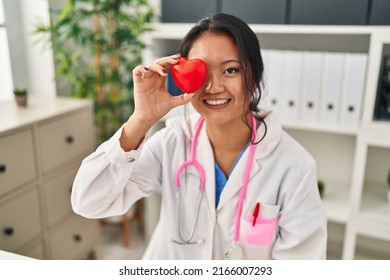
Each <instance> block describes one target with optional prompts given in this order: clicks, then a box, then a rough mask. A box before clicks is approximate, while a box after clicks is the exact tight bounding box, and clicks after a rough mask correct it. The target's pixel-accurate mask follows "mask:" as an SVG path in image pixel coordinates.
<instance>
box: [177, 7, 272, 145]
mask: <svg viewBox="0 0 390 280" xmlns="http://www.w3.org/2000/svg"><path fill="white" fill-rule="evenodd" d="M205 32H210V33H217V34H218V33H220V34H226V35H228V36H230V37H231V38H232V39H233V40H234V42H235V44H236V46H237V50H238V57H239V60H240V63H241V69H242V70H241V71H242V76H243V89H244V94H245V101H248V100H249V106H248V108H244V109H243V112H242V118H243V121H244V122H245V124H246V125H247V126H248V127H249V128H251V127H252V126H251V124H250V123H248V119H250V118H248V115H249V114H250V113H252V114H254V116H255V117H256V119H258V120H259V121H261V122H262V123H263V124H264V126H265V133H264V135H263V136H262V138H261V139H260V140H259V141H258V142H260V141H261V140H263V138H264V137H265V135H266V133H267V125H266V123H265V122H264V119H263V118H262V117H261V116H260V108H259V103H260V100H261V94H262V82H263V72H264V64H263V59H262V57H261V53H260V44H259V40H258V38H257V36H256V34H255V33H254V32H253V31H252V29H251V28H250V27H249V26H248V24H246V23H245V22H244V21H242V20H241V19H239V18H237V17H235V16H233V15H228V14H224V13H218V14H215V15H212V16H210V17H207V18H203V19H201V20H200V21H198V22H197V23H196V24H195V26H194V27H192V28H191V30H190V31H189V32H188V33H187V35H186V36H185V37H184V38H183V40H182V41H181V43H180V46H179V53H180V54H181V56H183V57H188V54H189V52H190V50H191V48H192V46H193V44H194V43H195V41H196V40H197V39H198V38H199V37H200V36H201V35H202V34H203V33H205ZM246 103H248V102H246ZM253 139H254V138H253ZM258 142H257V143H258Z"/></svg>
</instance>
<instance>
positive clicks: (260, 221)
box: [242, 204, 279, 246]
mask: <svg viewBox="0 0 390 280" xmlns="http://www.w3.org/2000/svg"><path fill="white" fill-rule="evenodd" d="M253 219H254V217H253V214H252V213H248V214H246V215H245V217H244V219H243V221H242V222H243V227H242V229H243V231H242V232H243V240H244V241H245V242H247V243H250V244H253V245H257V246H267V245H270V244H272V243H273V242H274V240H275V235H276V234H275V231H276V225H277V222H278V219H279V205H269V204H261V206H260V212H259V215H258V218H257V219H256V222H255V224H254V225H253Z"/></svg>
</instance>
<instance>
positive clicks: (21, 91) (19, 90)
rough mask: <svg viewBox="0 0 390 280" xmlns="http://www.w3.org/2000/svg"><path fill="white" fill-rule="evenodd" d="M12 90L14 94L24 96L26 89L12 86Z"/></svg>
mask: <svg viewBox="0 0 390 280" xmlns="http://www.w3.org/2000/svg"><path fill="white" fill-rule="evenodd" d="M13 92H14V94H15V95H16V96H26V95H27V89H26V88H23V87H16V88H14V90H13Z"/></svg>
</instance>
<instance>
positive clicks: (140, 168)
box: [72, 112, 327, 259]
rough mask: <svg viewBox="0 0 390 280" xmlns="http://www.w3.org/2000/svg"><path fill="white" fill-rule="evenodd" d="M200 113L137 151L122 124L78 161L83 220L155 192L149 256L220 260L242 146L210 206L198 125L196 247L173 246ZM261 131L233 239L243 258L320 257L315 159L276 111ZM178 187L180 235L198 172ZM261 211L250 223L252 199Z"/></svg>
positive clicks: (321, 217)
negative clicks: (157, 209)
mask: <svg viewBox="0 0 390 280" xmlns="http://www.w3.org/2000/svg"><path fill="white" fill-rule="evenodd" d="M198 119H199V115H197V114H194V115H192V116H191V117H190V118H189V119H188V120H187V121H185V120H184V118H183V117H180V118H174V119H170V120H169V121H168V122H167V127H166V128H164V129H162V130H160V131H158V132H157V133H155V134H154V135H153V136H152V137H151V138H150V139H149V140H147V141H146V142H145V143H143V144H142V145H141V146H140V147H139V148H138V150H134V151H130V152H124V151H123V150H122V149H121V148H120V145H119V137H120V135H121V132H122V129H120V130H119V131H118V132H117V133H116V134H115V135H114V136H113V137H112V138H111V139H110V140H108V141H107V142H105V143H103V144H102V145H100V146H99V147H98V149H97V150H96V151H95V152H94V153H92V154H91V155H89V156H88V157H87V158H85V159H84V161H83V163H82V165H81V167H80V169H79V171H78V173H77V176H76V178H75V181H74V186H73V192H72V205H73V209H74V211H75V212H76V213H78V214H80V215H82V216H85V217H88V218H103V217H107V216H115V215H120V214H123V213H125V212H127V210H128V209H129V207H130V206H131V205H132V204H133V203H134V202H136V201H137V200H138V199H140V198H142V197H146V196H149V195H150V194H152V193H153V192H154V191H161V193H162V206H161V213H160V221H159V223H160V227H159V228H160V232H159V233H158V240H157V242H156V246H157V247H156V248H155V255H154V256H153V258H155V259H224V254H225V251H226V248H227V247H228V246H229V245H230V244H231V243H232V241H233V232H234V228H235V214H236V207H237V202H238V197H239V194H240V190H241V184H242V178H243V171H244V168H245V164H246V161H247V157H248V150H249V149H247V150H246V151H245V152H244V154H243V155H242V157H241V159H240V161H239V162H238V163H237V165H236V167H235V168H234V170H233V172H232V174H231V175H230V177H229V179H228V181H227V183H226V186H225V188H224V190H223V191H222V194H221V197H220V202H219V204H218V207H217V208H215V177H214V157H213V151H212V147H211V145H210V142H209V139H208V137H207V133H206V129H205V126H206V125H207V124H206V123H204V125H203V127H202V129H201V132H200V135H199V139H198V144H197V149H196V159H197V160H198V161H199V162H200V163H201V164H202V165H203V167H204V169H205V172H206V187H205V192H204V197H203V200H202V203H201V206H200V211H199V221H198V223H197V227H196V229H195V234H194V238H193V240H202V241H203V243H202V244H196V245H178V244H175V243H173V242H171V241H170V240H172V239H174V240H180V238H179V235H178V223H177V215H176V212H177V208H176V199H175V192H176V187H175V176H176V172H177V170H178V168H179V166H180V165H181V164H182V163H183V162H184V161H185V160H187V159H189V151H190V142H191V139H192V133H193V129H194V127H195V124H196V122H197V120H198ZM265 122H266V123H267V126H268V131H267V135H266V136H265V138H264V139H263V140H262V141H261V142H260V143H259V144H258V145H257V148H256V153H255V156H254V162H253V165H252V169H251V175H250V181H249V185H248V189H247V194H246V197H245V200H244V204H243V210H242V216H241V226H240V234H239V244H240V246H241V247H242V248H243V250H244V258H245V259H325V256H326V239H327V234H326V223H327V222H326V215H325V211H324V209H323V206H322V203H321V199H320V196H319V192H318V188H317V177H316V164H315V161H314V160H313V158H312V157H311V156H310V155H309V153H308V152H307V151H306V150H304V149H303V148H302V147H301V146H300V145H299V144H298V143H297V142H296V141H295V140H294V139H293V138H291V137H290V136H289V135H288V134H287V133H285V132H284V131H283V130H282V128H281V125H280V123H279V122H278V120H277V118H276V116H275V114H274V113H272V112H269V113H267V114H266V115H265ZM264 127H265V126H264V125H263V124H262V125H260V127H259V128H258V137H261V136H262V135H263V133H264ZM186 180H187V184H186V185H184V184H185V182H184V181H185V179H184V178H183V180H182V187H181V210H180V215H181V228H182V232H183V236H184V237H185V238H186V237H187V236H189V234H190V230H191V229H192V226H193V223H194V219H195V212H196V207H195V205H196V198H197V195H198V192H199V188H198V185H199V176H198V175H197V173H196V172H195V171H193V170H188V173H187V176H186ZM257 202H259V203H260V214H259V218H258V219H257V222H256V225H255V226H252V215H253V210H254V208H255V205H256V203H257Z"/></svg>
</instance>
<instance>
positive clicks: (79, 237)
mask: <svg viewBox="0 0 390 280" xmlns="http://www.w3.org/2000/svg"><path fill="white" fill-rule="evenodd" d="M73 239H74V241H76V242H80V241H81V240H82V239H83V238H82V237H81V235H80V234H75V235H74V236H73Z"/></svg>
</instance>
